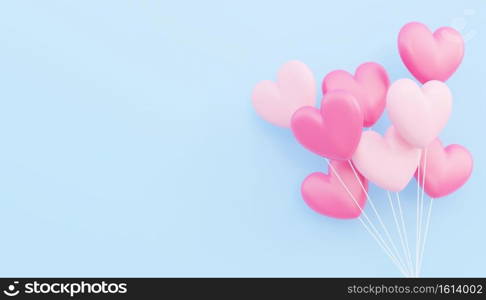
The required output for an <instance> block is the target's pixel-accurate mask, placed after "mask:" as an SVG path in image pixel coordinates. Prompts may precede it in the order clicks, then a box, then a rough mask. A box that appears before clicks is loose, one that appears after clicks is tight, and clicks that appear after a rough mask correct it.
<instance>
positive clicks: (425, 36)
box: [398, 22, 464, 83]
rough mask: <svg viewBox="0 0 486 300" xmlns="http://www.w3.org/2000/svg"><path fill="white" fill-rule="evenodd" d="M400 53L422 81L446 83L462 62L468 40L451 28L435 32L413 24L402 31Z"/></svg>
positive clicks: (399, 38)
mask: <svg viewBox="0 0 486 300" xmlns="http://www.w3.org/2000/svg"><path fill="white" fill-rule="evenodd" d="M398 50H399V52H400V56H401V57H402V60H403V63H404V64H405V66H407V68H408V70H409V71H410V72H411V73H412V74H413V76H415V78H417V80H419V81H420V82H422V83H424V82H427V81H430V80H440V81H446V80H447V79H448V78H449V77H450V76H451V75H452V74H453V73H454V72H455V71H456V70H457V68H458V67H459V64H460V63H461V61H462V57H463V56H464V40H463V39H462V36H461V34H460V33H459V32H457V31H456V30H455V29H453V28H451V27H441V28H439V29H437V30H436V31H435V32H434V33H432V32H431V31H430V30H429V29H428V28H427V26H425V25H424V24H421V23H417V22H412V23H408V24H407V25H405V26H403V27H402V29H401V30H400V34H399V35H398Z"/></svg>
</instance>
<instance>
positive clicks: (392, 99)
mask: <svg viewBox="0 0 486 300" xmlns="http://www.w3.org/2000/svg"><path fill="white" fill-rule="evenodd" d="M387 109H388V114H389V117H390V120H391V121H392V123H393V125H394V126H395V128H396V129H397V131H398V132H399V134H400V136H402V137H403V138H404V139H405V140H406V141H407V142H408V143H410V144H411V145H413V146H415V147H418V148H424V147H426V146H427V145H428V144H429V143H431V142H432V141H433V140H434V139H435V138H436V137H437V135H438V134H439V132H440V131H441V130H442V129H443V128H444V126H445V125H446V123H447V120H448V119H449V116H450V114H451V111H452V94H451V92H450V90H449V88H448V87H447V85H446V84H445V83H443V82H440V81H436V80H432V81H429V82H427V83H425V84H424V85H423V86H422V88H420V87H419V86H418V85H417V84H415V82H413V81H412V80H410V79H400V80H397V81H396V82H394V83H393V84H392V85H391V86H390V88H389V90H388V94H387Z"/></svg>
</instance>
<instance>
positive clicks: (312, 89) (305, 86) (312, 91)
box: [252, 61, 316, 127]
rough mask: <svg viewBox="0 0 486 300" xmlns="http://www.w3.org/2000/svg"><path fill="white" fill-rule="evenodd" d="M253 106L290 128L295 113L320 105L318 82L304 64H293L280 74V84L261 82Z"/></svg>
mask: <svg viewBox="0 0 486 300" xmlns="http://www.w3.org/2000/svg"><path fill="white" fill-rule="evenodd" d="M252 100H253V106H254V107H255V110H256V111H257V113H258V114H259V115H260V116H261V117H262V118H263V119H265V120H266V121H268V122H270V123H272V124H274V125H278V126H283V127H290V120H291V118H292V115H293V114H294V112H295V111H296V110H297V109H299V108H301V107H303V106H314V105H315V103H316V82H315V79H314V75H313V74H312V71H311V70H310V69H309V68H308V67H307V66H306V65H305V64H304V63H302V62H300V61H290V62H288V63H286V64H284V65H283V66H282V68H281V69H280V70H279V71H278V75H277V82H273V81H270V80H264V81H261V82H259V83H258V84H257V85H256V86H255V89H254V90H253V95H252Z"/></svg>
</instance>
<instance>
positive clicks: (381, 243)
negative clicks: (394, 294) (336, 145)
mask: <svg viewBox="0 0 486 300" xmlns="http://www.w3.org/2000/svg"><path fill="white" fill-rule="evenodd" d="M326 161H327V164H328V166H329V167H330V168H331V170H332V172H333V173H334V174H335V175H336V177H337V178H338V180H339V182H340V183H341V185H342V186H343V187H344V189H345V190H346V192H347V193H348V194H349V196H350V197H351V199H352V200H353V202H354V204H355V205H356V206H357V207H358V208H359V209H360V211H361V214H362V215H363V216H364V217H365V219H366V220H367V221H368V223H369V226H370V227H371V228H372V229H373V230H374V232H375V233H373V232H372V231H371V230H370V229H369V228H368V226H367V225H366V224H365V223H364V221H363V219H362V218H361V216H359V217H358V220H359V221H360V222H361V224H363V227H365V229H366V230H367V231H368V233H370V234H371V236H372V237H373V238H374V239H375V240H376V242H377V243H378V245H379V246H380V247H381V249H382V250H383V251H384V252H385V253H386V254H387V256H388V257H389V258H390V259H391V260H392V262H393V263H394V264H395V266H396V267H397V268H398V269H399V270H400V272H401V273H402V274H403V275H404V276H407V275H406V274H407V273H406V272H405V271H404V268H403V266H402V265H401V263H400V261H399V260H398V259H397V258H396V257H395V256H394V255H393V253H392V252H391V250H390V248H389V247H388V245H387V244H386V243H385V241H384V240H383V238H382V237H381V235H380V233H379V231H378V230H377V229H376V227H375V226H374V225H373V223H372V222H371V221H370V219H369V218H368V216H367V214H366V213H365V212H364V210H363V208H362V207H361V206H360V205H359V203H358V201H357V200H356V199H355V198H354V195H353V193H351V191H350V190H349V189H348V187H347V186H346V184H345V183H344V181H343V180H342V178H341V176H340V175H339V173H338V172H337V171H336V169H335V168H334V166H333V165H332V164H331V163H330V162H329V160H328V159H327V158H326Z"/></svg>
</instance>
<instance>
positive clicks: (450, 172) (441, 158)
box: [415, 139, 473, 198]
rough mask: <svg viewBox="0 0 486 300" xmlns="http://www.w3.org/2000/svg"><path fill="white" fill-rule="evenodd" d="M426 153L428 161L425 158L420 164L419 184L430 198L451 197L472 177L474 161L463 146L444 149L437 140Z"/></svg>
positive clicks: (450, 146) (451, 146)
mask: <svg viewBox="0 0 486 300" xmlns="http://www.w3.org/2000/svg"><path fill="white" fill-rule="evenodd" d="M426 153H427V155H426V157H427V159H425V158H423V159H422V161H421V163H420V176H421V179H420V181H419V184H420V185H421V186H423V187H424V190H425V192H426V193H427V194H428V195H429V196H430V197H432V198H439V197H444V196H446V195H449V194H450V193H452V192H454V191H456V190H457V189H459V188H460V187H461V186H462V185H464V183H466V181H467V180H468V179H469V177H470V176H471V173H472V169H473V159H472V156H471V154H470V153H469V151H468V150H467V149H466V148H464V147H463V146H461V145H449V146H447V147H445V148H444V147H443V146H442V143H441V142H440V140H439V139H436V140H434V141H433V142H432V143H431V144H430V145H429V146H428V147H427V151H426ZM417 174H418V173H417ZM417 174H416V175H415V177H416V178H417ZM424 175H425V178H423V176H424ZM423 180H425V185H423V182H422V181H423Z"/></svg>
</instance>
